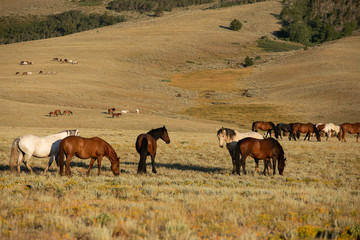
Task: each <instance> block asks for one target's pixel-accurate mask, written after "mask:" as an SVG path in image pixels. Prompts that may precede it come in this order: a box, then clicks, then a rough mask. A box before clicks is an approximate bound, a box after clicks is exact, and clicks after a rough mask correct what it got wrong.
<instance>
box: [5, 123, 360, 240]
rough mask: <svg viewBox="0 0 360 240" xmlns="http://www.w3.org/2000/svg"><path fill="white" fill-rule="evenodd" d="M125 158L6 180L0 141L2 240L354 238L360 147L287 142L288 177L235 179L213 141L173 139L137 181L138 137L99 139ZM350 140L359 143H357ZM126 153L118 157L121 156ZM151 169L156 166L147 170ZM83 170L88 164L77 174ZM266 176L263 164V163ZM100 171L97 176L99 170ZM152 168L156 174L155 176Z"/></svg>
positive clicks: (39, 163)
mask: <svg viewBox="0 0 360 240" xmlns="http://www.w3.org/2000/svg"><path fill="white" fill-rule="evenodd" d="M85 131H88V132H87V134H90V133H92V134H94V135H95V134H96V135H100V134H101V137H102V138H104V139H106V140H107V141H108V142H109V143H112V145H113V147H114V149H115V150H116V151H117V152H118V153H119V155H120V156H121V159H120V160H121V163H120V166H121V169H122V173H121V174H120V176H119V177H114V176H112V173H111V171H110V168H109V167H110V163H109V162H108V161H107V160H104V161H103V165H104V171H102V175H100V176H97V175H96V174H95V173H92V174H91V175H90V176H89V177H87V176H86V174H85V172H86V169H87V166H88V164H89V160H80V159H76V158H74V159H73V165H72V169H73V172H72V173H73V175H72V177H60V176H59V174H58V170H57V168H56V167H53V168H52V171H51V172H50V173H48V175H47V176H45V175H43V173H42V170H43V169H44V168H45V165H46V162H47V159H41V160H39V159H35V158H34V159H32V165H33V166H36V167H37V168H35V174H34V175H31V174H29V173H28V172H27V171H26V170H25V171H23V173H22V174H21V176H17V175H15V174H10V173H9V171H8V167H7V165H8V154H9V150H10V146H11V141H12V139H11V137H16V136H12V135H11V134H9V135H7V136H5V135H2V136H0V138H1V139H2V141H1V142H0V149H1V155H0V157H1V158H0V167H1V172H0V189H1V192H0V197H1V199H2V200H1V201H0V236H1V238H3V239H18V238H24V237H26V238H37V239H59V238H62V239H74V238H78V239H113V238H116V239H143V238H147V239H215V238H220V239H249V238H250V239H263V238H274V239H279V238H288V239H301V238H313V237H324V238H337V237H342V238H344V239H346V238H347V239H352V238H356V237H358V236H359V235H358V234H359V231H358V230H359V226H360V220H359V218H358V216H359V214H360V210H359V208H358V206H359V203H360V200H359V194H360V188H359V184H358V182H359V179H358V171H359V169H360V162H359V159H360V156H359V153H358V148H359V147H358V144H356V143H355V142H350V141H348V142H347V143H340V142H338V141H335V140H334V139H331V141H330V142H329V141H327V142H315V141H310V142H307V141H306V142H304V141H297V142H293V141H292V142H290V141H288V140H280V143H281V144H282V145H283V147H284V150H285V155H286V157H287V162H286V168H285V171H284V176H279V175H275V176H263V175H261V174H258V173H255V172H254V167H255V164H254V161H253V160H252V159H251V158H249V159H248V160H247V165H248V169H249V174H248V175H246V176H244V175H241V176H235V175H232V174H231V160H230V157H229V156H228V153H227V151H226V150H225V149H221V148H219V147H218V143H217V140H216V134H215V131H214V133H198V134H196V135H194V134H192V133H187V132H173V133H172V132H171V131H170V132H169V136H170V138H171V144H169V145H166V144H165V143H163V142H159V146H158V155H157V158H156V161H157V166H158V174H156V175H155V174H152V173H148V174H144V175H137V174H136V169H137V163H138V160H139V159H138V158H139V156H138V155H137V154H136V151H135V149H134V146H133V144H134V143H133V142H132V141H131V139H134V140H135V138H136V136H137V135H136V133H135V132H133V131H129V132H127V131H121V132H114V131H113V132H110V131H95V130H90V131H89V130H85ZM351 140H353V139H351ZM120 153H121V154H120ZM148 161H149V160H148ZM80 163H81V164H80ZM260 164H261V166H260V167H262V162H260ZM95 167H96V166H95ZM148 167H150V166H148Z"/></svg>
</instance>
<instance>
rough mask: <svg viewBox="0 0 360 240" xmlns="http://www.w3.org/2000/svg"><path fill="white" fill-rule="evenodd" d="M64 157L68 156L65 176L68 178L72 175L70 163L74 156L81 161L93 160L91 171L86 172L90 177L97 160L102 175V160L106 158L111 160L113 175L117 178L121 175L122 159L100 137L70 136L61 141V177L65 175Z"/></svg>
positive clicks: (90, 166)
mask: <svg viewBox="0 0 360 240" xmlns="http://www.w3.org/2000/svg"><path fill="white" fill-rule="evenodd" d="M64 155H66V169H65V175H67V176H69V175H70V174H71V171H70V161H71V159H72V158H73V156H74V155H75V156H76V157H78V158H81V159H87V158H91V161H90V165H89V169H88V170H87V172H86V174H87V175H88V176H89V174H90V170H91V168H92V166H93V164H94V162H95V160H97V166H98V175H100V172H101V160H102V158H103V157H104V156H105V157H107V158H108V159H109V160H110V162H111V171H112V172H113V174H114V175H115V176H118V175H119V174H120V167H119V165H120V158H119V157H118V156H117V154H116V152H115V150H114V148H113V147H112V146H111V145H110V144H109V143H107V142H106V141H104V140H103V139H101V138H99V137H93V138H83V137H79V136H70V137H66V138H64V139H63V140H61V142H60V146H59V153H58V159H59V165H60V175H61V176H62V175H63V173H64Z"/></svg>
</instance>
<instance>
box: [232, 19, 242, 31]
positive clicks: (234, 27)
mask: <svg viewBox="0 0 360 240" xmlns="http://www.w3.org/2000/svg"><path fill="white" fill-rule="evenodd" d="M241 28H242V23H241V22H240V21H239V20H238V19H234V20H232V21H231V23H230V29H231V30H233V31H240V29H241Z"/></svg>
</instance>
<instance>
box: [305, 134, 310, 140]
mask: <svg viewBox="0 0 360 240" xmlns="http://www.w3.org/2000/svg"><path fill="white" fill-rule="evenodd" d="M308 136H309V140H310V133H309V132H307V133H306V135H305V138H304V141H305V140H306V138H307V137H308Z"/></svg>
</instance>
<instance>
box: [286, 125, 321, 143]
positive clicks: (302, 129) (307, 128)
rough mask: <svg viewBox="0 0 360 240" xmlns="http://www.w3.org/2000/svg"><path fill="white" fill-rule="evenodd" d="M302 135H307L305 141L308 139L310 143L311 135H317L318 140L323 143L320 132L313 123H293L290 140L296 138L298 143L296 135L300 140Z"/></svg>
mask: <svg viewBox="0 0 360 240" xmlns="http://www.w3.org/2000/svg"><path fill="white" fill-rule="evenodd" d="M300 133H306V135H305V138H304V141H305V140H306V138H308V141H310V136H311V134H312V133H315V135H316V139H317V140H318V141H319V142H321V137H320V132H319V130H318V129H317V128H316V126H315V125H314V124H312V123H306V124H304V123H293V124H292V131H291V134H290V135H289V140H291V138H294V140H295V141H296V138H295V135H296V136H297V138H299V137H300Z"/></svg>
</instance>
